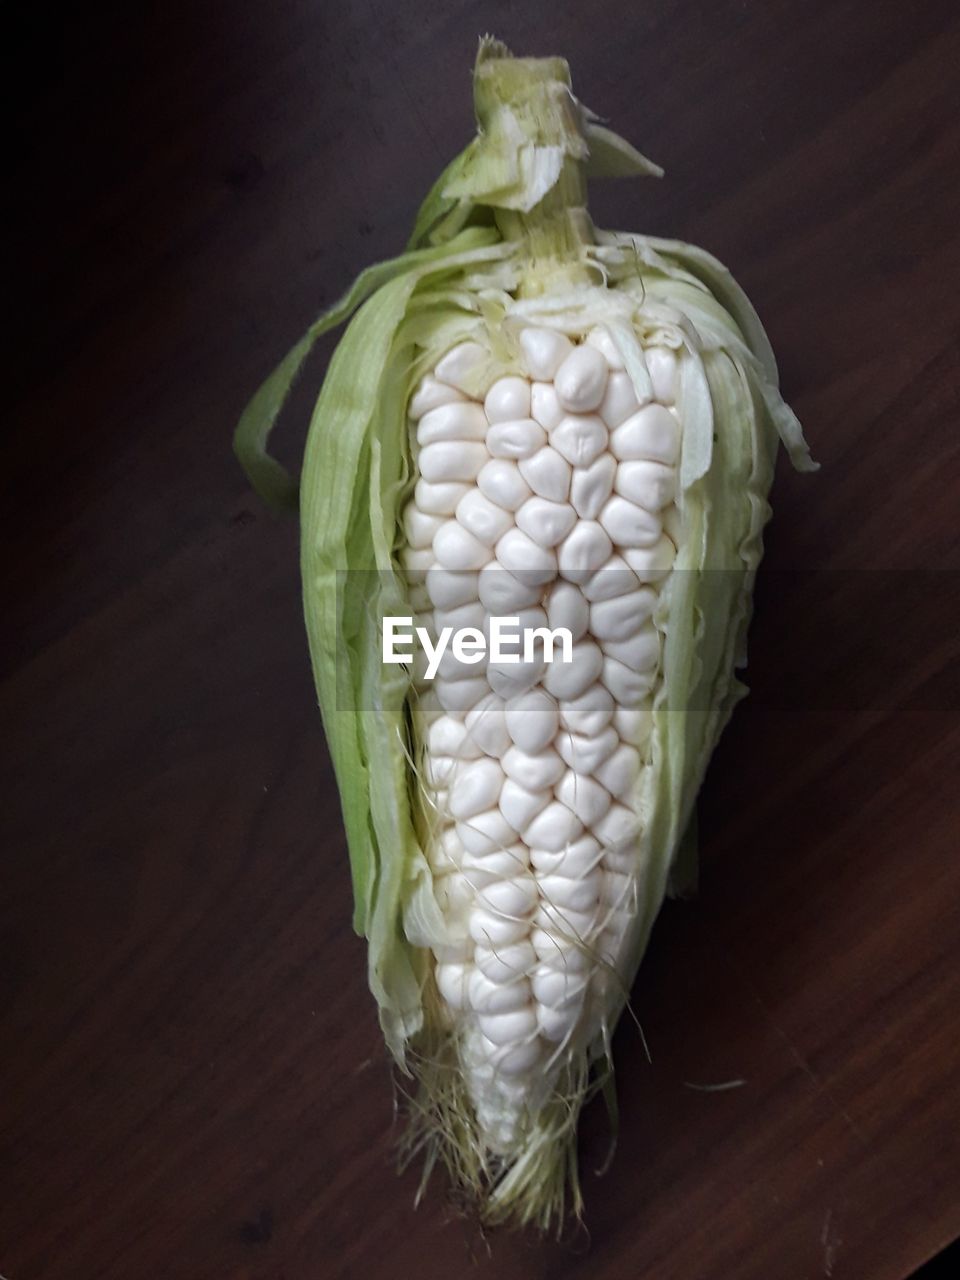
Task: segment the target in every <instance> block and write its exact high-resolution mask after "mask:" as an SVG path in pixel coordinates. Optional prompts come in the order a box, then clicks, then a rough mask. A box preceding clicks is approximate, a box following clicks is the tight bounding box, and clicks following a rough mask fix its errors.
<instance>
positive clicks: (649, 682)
mask: <svg viewBox="0 0 960 1280" xmlns="http://www.w3.org/2000/svg"><path fill="white" fill-rule="evenodd" d="M655 675H656V672H655V671H654V670H652V669H651V670H650V671H644V672H638V671H632V670H631V669H630V667H627V666H625V665H624V664H623V663H622V662H617V660H616V659H615V658H604V660H603V675H602V676H601V677H600V678H601V680H602V681H603V683H604V684H605V685H606V687H607V688H608V689H609V690H610V692H611V693H612V694H613V697H614V701H615V702H619V703H621V704H622V705H623V706H625V707H636V706H639V705H640V703H642V702H644V701H645V699H646V697H647V695H648V694H649V692H650V690H651V689H652V688H653V682H654V678H655Z"/></svg>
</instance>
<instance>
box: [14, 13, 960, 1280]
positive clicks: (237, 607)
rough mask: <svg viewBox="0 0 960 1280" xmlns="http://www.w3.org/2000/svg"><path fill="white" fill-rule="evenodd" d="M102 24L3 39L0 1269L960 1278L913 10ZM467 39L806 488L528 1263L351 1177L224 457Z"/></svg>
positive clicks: (343, 928)
mask: <svg viewBox="0 0 960 1280" xmlns="http://www.w3.org/2000/svg"><path fill="white" fill-rule="evenodd" d="M109 8H110V10H111V11H108V6H92V7H91V6H80V7H74V8H73V9H72V10H71V12H70V13H68V14H65V15H61V16H55V15H54V16H51V13H50V11H49V9H44V10H36V16H35V17H33V18H28V19H26V20H25V25H24V26H22V27H21V28H20V29H19V31H17V32H15V33H14V35H13V36H11V44H10V48H11V52H12V53H13V55H14V57H15V60H16V61H17V62H18V63H19V65H20V67H21V68H22V69H23V71H24V72H25V73H26V74H25V75H24V83H23V88H22V91H21V93H20V96H19V98H18V101H17V106H16V129H15V136H14V140H13V149H14V155H13V161H12V167H13V181H12V184H11V189H12V191H13V193H14V196H15V200H16V205H17V214H18V219H17V221H18V229H17V232H16V235H15V237H14V238H13V239H12V240H11V241H9V242H8V243H10V244H11V245H12V247H13V249H14V252H15V255H16V258H17V265H18V267H19V268H20V270H19V272H18V275H19V276H20V284H19V287H18V289H17V291H16V292H15V294H14V300H13V305H12V306H11V307H9V308H8V310H9V311H10V312H11V319H12V321H13V325H14V328H15V330H16V333H15V338H14V346H13V352H12V354H13V360H12V362H11V369H10V373H9V374H8V377H7V382H6V392H7V396H6V403H7V407H8V417H9V409H10V407H11V404H12V406H13V424H12V427H11V426H10V425H8V429H7V430H6V431H5V432H4V462H3V478H4V483H5V486H6V495H5V499H4V514H5V516H6V517H7V523H6V534H5V539H4V555H3V566H4V585H3V595H4V601H5V606H6V607H5V616H6V619H7V621H6V624H5V626H4V636H3V639H4V652H3V665H2V682H0V708H2V710H0V715H2V723H3V744H4V754H3V765H2V778H3V788H2V790H3V799H2V805H0V824H2V839H3V864H2V865H3V869H4V882H5V884H4V891H3V897H2V906H0V942H2V966H0V1017H2V1024H0V1026H2V1035H3V1041H2V1043H3V1049H2V1060H3V1066H2V1071H0V1077H2V1092H0V1132H2V1159H0V1170H2V1171H0V1179H2V1184H3V1185H2V1193H0V1271H2V1273H3V1275H4V1276H7V1277H9V1278H10V1280H91V1278H93V1277H103V1278H104V1280H108V1278H109V1280H121V1278H122V1280H131V1278H134V1280H141V1278H144V1280H145V1278H147V1277H150V1280H164V1278H166V1277H170V1278H171V1280H172V1278H176V1280H181V1278H182V1280H234V1278H236V1280H240V1278H241V1277H244V1278H249V1280H279V1278H280V1277H284V1278H285V1280H315V1278H317V1277H324V1278H327V1277H334V1276H364V1277H370V1278H371V1280H377V1278H379V1277H384V1280H388V1278H389V1280H397V1278H398V1277H402V1278H403V1280H406V1277H414V1276H415V1277H418V1278H422V1280H427V1278H428V1277H430V1278H432V1277H437V1278H439V1277H448V1276H450V1275H453V1274H456V1273H458V1270H460V1269H463V1268H464V1266H465V1265H466V1263H467V1262H468V1260H469V1259H470V1258H473V1259H474V1260H475V1267H474V1269H472V1270H468V1271H467V1274H471V1275H477V1276H478V1277H494V1276H495V1277H496V1278H497V1280H514V1278H515V1277H530V1276H538V1277H548V1276H549V1277H580V1276H589V1277H591V1280H599V1278H601V1277H614V1276H624V1277H625V1276H631V1277H632V1276H637V1277H639V1276H643V1277H645V1278H649V1280H666V1278H668V1277H670V1278H672V1277H676V1278H678V1280H713V1278H714V1277H717V1278H719V1280H739V1278H740V1277H743V1278H745V1280H801V1278H804V1280H806V1278H808V1277H816V1276H821V1275H826V1276H831V1275H832V1276H836V1277H843V1278H844V1280H901V1278H902V1277H905V1276H907V1275H908V1274H909V1273H911V1272H912V1271H913V1269H914V1268H916V1267H917V1266H918V1265H919V1264H921V1263H922V1262H923V1261H924V1260H925V1259H926V1258H928V1257H929V1256H931V1255H932V1254H934V1253H936V1252H937V1251H938V1250H940V1249H942V1248H943V1247H944V1246H945V1245H946V1244H947V1243H948V1241H950V1240H951V1239H952V1238H953V1237H955V1236H956V1235H957V1234H958V1232H960V1145H958V1128H957V1121H958V1115H960V1072H958V1066H960V1063H958V1056H960V1055H958V1052H957V1049H958V1045H957V1040H958V1034H957V1026H958V1022H957V1012H958V996H960V964H958V961H960V929H958V924H960V920H958V905H957V904H958V901H960V861H958V858H957V844H958V838H957V831H958V827H957V824H958V819H960V809H958V791H960V781H958V764H960V715H958V712H960V687H958V678H957V669H958V668H957V664H956V658H957V635H958V630H960V610H958V602H960V575H958V570H960V555H958V537H957V510H958V483H960V450H958V446H957V422H958V394H957V391H958V376H960V375H958V356H957V346H956V337H957V334H958V332H960V292H958V289H957V280H958V270H957V269H958V253H957V247H958V237H957V229H956V228H957V204H956V200H957V195H958V181H957V178H958V172H960V168H958V159H960V148H958V142H960V126H958V117H957V112H956V109H955V102H951V95H952V92H953V88H954V82H955V75H956V66H957V63H958V59H960V40H958V33H960V23H958V20H957V16H956V7H955V6H954V5H952V4H949V3H947V2H946V0H943V2H941V3H926V4H923V3H920V4H918V5H915V6H905V5H893V4H882V5H875V4H870V3H868V0H840V2H837V0H834V2H833V3H825V2H821V0H811V2H809V3H800V4H798V3H794V2H792V0H766V2H764V3H760V2H759V0H747V2H742V0H737V2H736V3H734V2H733V0H718V3H714V4H710V5H707V4H695V3H692V2H690V0H687V2H682V3H680V2H678V3H666V2H664V0H649V2H648V3H644V4H642V5H637V6H632V5H626V4H617V3H613V2H612V0H611V2H609V3H607V2H604V0H598V2H597V3H595V4H594V5H593V6H592V8H591V9H590V11H589V14H588V11H587V9H586V7H584V6H580V7H576V6H560V7H559V8H558V6H556V5H548V4H537V5H531V6H526V7H525V8H524V10H523V12H521V11H520V7H519V6H517V7H514V6H510V5H506V4H502V5H501V4H493V5H488V6H486V7H484V8H482V9H480V10H476V9H474V8H473V7H468V6H466V5H456V6H437V7H436V8H435V7H434V6H431V5H427V4H422V3H413V4H410V3H408V4H406V5H404V6H399V5H396V6H388V5H385V4H375V3H373V2H372V0H371V2H370V3H363V4H358V5H354V6H333V5H327V6H322V5H320V4H318V3H317V2H316V0H311V2H310V3H307V2H305V0H274V3H272V4H267V3H263V2H262V0H261V2H260V3H249V4H243V5H240V4H226V3H216V2H215V0H197V2H195V3H193V4H190V5H188V4H183V3H178V2H177V0H173V2H172V3H169V4H167V5H164V6H158V5H157V6H153V5H151V6H142V5H140V6H138V5H133V6H127V7H126V8H124V9H122V10H120V9H115V7H109ZM41 14H42V15H43V16H41ZM488 27H491V28H493V29H494V30H495V31H496V33H497V34H499V35H500V36H501V37H502V38H504V39H506V40H507V41H508V42H509V43H510V44H511V45H512V46H513V47H514V48H515V49H516V50H517V51H518V52H537V53H550V52H560V53H564V54H566V55H568V56H569V57H570V59H571V61H572V64H573V69H574V81H575V86H576V88H577V90H578V92H579V95H580V96H581V98H582V99H583V100H584V101H585V102H587V103H588V104H589V105H590V106H592V107H593V108H594V109H595V110H597V111H599V112H601V113H603V114H604V115H605V116H607V117H609V118H610V119H611V121H612V123H613V124H614V126H615V127H616V128H617V129H618V130H619V131H621V132H622V133H624V134H626V135H627V136H629V137H630V138H632V139H633V140H635V141H636V142H637V143H638V144H639V145H640V146H641V147H642V148H643V149H644V150H646V151H647V152H648V153H649V154H651V155H652V156H653V157H654V158H656V159H657V160H659V161H661V162H662V163H663V164H664V166H665V167H666V169H667V172H668V176H667V178H666V180H665V181H663V182H662V183H656V182H653V181H643V182H637V183H619V184H618V183H611V184H600V185H598V186H597V188H596V190H595V193H594V198H593V209H594V214H595V217H596V219H597V221H598V222H599V223H600V224H601V225H610V226H619V227H630V228H633V229H637V230H645V231H648V232H651V233H654V234H661V235H675V236H679V237H682V238H683V239H687V240H692V241H694V242H697V243H700V244H702V245H704V246H705V247H707V248H709V249H710V250H712V251H713V252H714V253H716V254H717V255H718V256H719V257H720V258H721V259H722V260H724V261H725V262H727V263H728V264H729V265H730V266H731V268H732V269H734V271H735V272H736V274H737V275H738V277H739V278H740V279H741V280H742V282H743V283H744V285H745V287H746V288H747V290H748V292H749V293H750V294H751V296H752V297H753V299H754V301H755V302H756V304H757V306H758V309H759V310H760V312H761V314H762V316H763V317H764V319H765V321H766V323H767V325H768V328H769V331H770V334H771V337H772V339H773V342H774V346H775V348H776V350H777V351H778V353H779V355H780V357H781V365H782V375H783V384H784V389H785V392H786V394H787V396H788V398H789V400H790V401H791V402H792V404H793V405H794V406H795V407H796V409H797V411H798V413H799V414H800V416H801V418H802V420H803V422H804V423H805V425H806V428H807V433H808V436H809V438H810V441H811V444H812V446H813V449H814V452H815V454H816V456H817V457H818V458H819V459H820V461H821V463H822V464H823V469H822V471H821V472H820V474H819V475H818V476H816V477H809V476H806V477H803V476H797V475H795V474H793V473H792V472H791V471H790V470H789V468H787V467H786V466H783V467H782V468H781V471H780V474H779V476H778V481H777V485H776V490H775V497H774V501H775V507H776V519H775V522H774V524H773V526H772V528H771V531H770V535H769V539H768V556H767V559H766V562H765V566H764V569H763V573H762V578H761V582H760V587H759V591H758V597H757V617H756V623H755V626H754V629H753V633H752V648H751V654H752V663H751V671H750V683H751V685H752V688H753V693H752V696H751V698H750V699H749V700H748V701H747V703H746V704H744V705H743V706H742V707H741V708H740V709H739V710H738V712H737V714H736V717H735V720H734V723H733V725H732V726H731V728H730V730H729V732H728V733H727V735H726V737H725V739H724V741H723V743H722V746H721V748H720V749H719V751H718V753H717V755H716V758H715V761H714V764H713V767H712V770H711V773H710V777H709V780H708V783H707V786H706V789H705V791H704V794H703V799H702V805H701V831H702V837H703V873H702V885H701V892H700V895H699V898H698V899H697V900H696V901H695V902H693V903H690V904H674V905H671V906H669V907H668V908H667V909H666V910H665V911H664V913H663V915H662V917H661V920H660V922H659V924H658V926H657V929H656V932H655V936H654V940H653V944H652V947H651V950H650V953H649V955H648V958H647V960H646V962H645V964H644V967H643V970H642V972H641V976H640V978H639V981H638V982H637V985H636V987H635V990H634V993H633V1001H634V1006H635V1008H636V1011H637V1014H638V1016H639V1018H640V1019H641V1021H642V1024H643V1028H644V1031H645V1034H646V1038H647V1040H648V1042H649V1044H650V1046H651V1051H652V1059H653V1060H652V1063H648V1061H647V1060H646V1058H645V1055H644V1052H643V1048H642V1045H641V1043H640V1038H639V1036H638V1034H637V1031H636V1028H635V1027H634V1025H633V1024H631V1023H625V1024H624V1025H623V1026H622V1027H621V1029H620V1031H619V1033H618V1036H617V1045H616V1048H617V1056H618V1062H619V1076H618V1083H619V1093H620V1105H621V1111H622V1127H621V1134H620V1143H619V1148H618V1153H617V1156H616V1159H615V1161H614V1163H613V1167H612V1169H611V1170H610V1173H609V1174H608V1175H607V1176H606V1177H605V1178H604V1179H603V1180H597V1179H596V1178H595V1177H594V1176H593V1173H592V1172H591V1170H592V1169H593V1167H594V1166H595V1165H596V1163H597V1161H598V1160H599V1159H600V1157H601V1156H602V1153H603V1151H604V1150H605V1141H606V1137H605V1122H604V1117H603V1115H602V1113H601V1111H600V1110H597V1109H594V1110H591V1111H590V1112H589V1114H588V1115H587V1117H586V1120H585V1122H584V1137H583V1155H584V1170H585V1184H586V1196H587V1221H588V1223H589V1235H587V1233H585V1232H580V1233H576V1232H571V1233H570V1234H569V1236H568V1238H567V1239H565V1240H564V1241H563V1242H561V1243H560V1244H555V1243H550V1244H545V1245H544V1244H540V1243H538V1242H537V1241H536V1240H533V1239H528V1238H525V1237H523V1238H515V1237H514V1238H510V1237H503V1236H496V1235H495V1236H493V1237H492V1238H489V1239H488V1240H486V1241H484V1240H482V1239H481V1238H480V1237H479V1235H478V1234H477V1233H476V1232H475V1231H474V1230H473V1229H472V1228H471V1227H470V1226H469V1224H464V1223H463V1222H461V1221H457V1220H455V1219H453V1218H451V1215H450V1214H449V1212H448V1210H447V1208H446V1206H445V1203H444V1199H443V1195H442V1191H441V1188H440V1186H439V1185H437V1186H435V1187H433V1188H432V1189H431V1191H430V1193H429V1195H428V1196H427V1199H426V1202H425V1203H424V1204H423V1205H422V1206H421V1208H420V1209H419V1210H418V1211H416V1212H414V1211H413V1207H412V1198H413V1194H414V1189H415V1185H416V1180H415V1175H414V1174H413V1173H409V1174H407V1175H406V1176H404V1177H403V1178H401V1179H400V1180H397V1178H396V1177H395V1175H394V1172H393V1169H392V1166H391V1151H392V1143H393V1140H394V1137H395V1134H394V1133H393V1132H392V1131H391V1116H392V1111H391V1108H392V1097H391V1083H390V1077H389V1073H388V1070H387V1067H386V1064H385V1059H384V1053H383V1050H382V1047H381V1042H380V1038H379V1033H378V1030H377V1027H376V1021H375V1017H374V1009H373V1005H372V1002H371V1000H370V998H369V996H368V994H367V991H366V986H365V979H364V954H363V948H362V946H361V944H360V942H359V941H358V940H357V939H356V938H354V937H353V936H352V934H351V931H350V926H349V918H350V895H349V885H348V871H347V863H346V857H345V849H344V840H343V834H342V829H341V825H340V818H339V813H338V807H337V800H336V795H335V791H334V785H333V779H332V775H331V771H330V767H329V763H328V759H327V755H326V750H325V747H324V741H323V737H322V733H321V728H320V721H319V717H318V715H317V714H316V710H315V706H314V693H313V688H312V684H311V678H310V673H309V669H308V661H307V652H306V645H305V641H304V636H303V632H302V623H301V616H300V610H299V603H298V578H297V531H296V528H295V526H294V524H292V523H285V522H283V521H281V520H279V519H276V518H274V517H272V516H270V515H268V514H266V513H265V512H264V510H263V509H262V508H261V507H260V506H259V505H258V503H257V501H256V500H255V498H254V497H253V496H252V494H251V493H250V491H249V489H248V487H247V484H246V482H245V480H244V478H243V476H242V475H241V473H240V471H239V469H238V468H237V466H236V465H235V464H234V461H233V459H232V457H231V454H230V447H229V440H230V432H231V429H232V427H233V424H234V421H235V419H236V417H237V415H238V414H239V412H240V410H241V408H242V407H243V405H244V403H245V401H246V399H247V397H248V396H249V395H250V394H251V392H252V391H253V390H254V388H255V387H256V386H257V384H258V382H259V381H260V379H261V378H262V377H263V376H264V375H265V374H266V373H267V372H268V370H269V369H270V368H271V367H272V366H273V365H274V363H275V362H276V361H277V360H278V359H279V357H280V356H281V355H282V354H283V353H284V352H285V351H286V350H287V348H288V347H289V346H290V345H291V344H292V342H293V341H294V340H295V339H296V338H297V337H298V336H299V335H300V333H301V332H302V331H303V329H304V328H305V327H306V325H307V323H308V322H309V320H310V319H311V318H312V317H313V316H314V314H315V313H316V312H317V311H318V310H319V309H320V308H321V307H322V306H323V305H324V304H326V303H329V302H330V301H331V300H332V299H333V298H334V297H335V296H336V295H337V294H338V293H339V292H340V291H341V290H342V289H343V288H344V286H345V285H346V284H347V283H348V282H349V281H350V279H351V278H352V277H353V276H354V274H355V273H356V272H357V271H358V270H359V268H360V267H361V266H363V265H364V264H366V263H368V262H370V261H372V260H375V259H378V258H382V257H385V256H388V255H390V254H392V253H394V252H395V251H397V250H398V249H399V247H400V246H401V245H402V242H403V240H404V238H405V234H406V231H407V229H408V227H409V225H410V222H411V218H412V215H413V212H414V209H415V206H416V204H417V202H418V199H419V197H420V196H421V195H422V193H423V192H425V190H426V189H427V187H428V186H429V184H430V183H431V182H432V180H433V178H434V177H435V175H436V174H437V173H438V172H439V170H440V168H441V166H442V165H443V164H444V163H445V162H446V160H447V159H448V158H449V157H450V156H452V155H453V154H454V153H455V151H457V150H459V149H460V147H461V146H462V145H463V144H464V142H465V141H466V139H467V138H468V136H469V135H470V133H471V131H472V119H471V106H470V98H469V72H470V68H471V64H472V59H473V53H474V45H475V39H476V36H477V34H478V33H479V32H480V31H481V30H482V29H485V28H488ZM330 349H331V344H329V343H328V344H325V346H324V352H323V354H324V355H326V354H328V353H329V350H330ZM7 350H8V353H9V352H10V346H9V341H8V348H7ZM321 370H322V359H318V360H317V361H316V362H315V363H313V364H311V366H310V368H309V370H308V373H307V376H306V378H305V379H304V383H303V386H302V388H301V391H300V392H299V393H298V395H297V396H296V397H295V399H294V401H293V403H292V405H291V410H290V413H289V415H288V417H287V419H286V424H287V425H286V426H285V428H284V430H283V431H282V432H281V433H280V434H281V444H280V447H281V450H282V452H284V453H285V455H286V456H287V457H288V458H290V459H296V457H297V456H298V451H299V449H300V447H301V444H302V438H303V424H304V420H305V417H306V414H307V413H308V411H309V406H310V402H311V398H312V395H313V394H314V393H315V390H316V387H317V385H318V381H319V377H320V374H321ZM730 1078H742V1079H743V1080H744V1081H745V1084H744V1085H743V1087H741V1088H739V1089H736V1090H731V1091H728V1092H719V1093H717V1092H704V1091H702V1090H698V1089H694V1088H691V1087H688V1086H689V1085H691V1084H710V1083H712V1082H717V1081H724V1080H728V1079H730Z"/></svg>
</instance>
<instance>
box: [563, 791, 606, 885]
mask: <svg viewBox="0 0 960 1280" xmlns="http://www.w3.org/2000/svg"><path fill="white" fill-rule="evenodd" d="M556 796H557V799H558V800H559V801H560V802H561V803H562V804H565V805H566V806H567V808H568V809H571V810H572V811H573V812H574V813H575V814H576V815H577V817H578V818H579V819H580V821H581V822H582V823H583V825H584V826H585V827H592V826H593V824H594V823H595V822H599V820H600V819H601V818H602V817H603V815H604V814H605V813H606V812H607V810H608V809H609V808H610V801H611V796H610V792H609V791H608V790H607V789H606V787H604V786H602V785H601V784H600V783H599V782H595V781H594V779H593V778H590V777H588V776H587V775H586V774H580V773H574V772H573V770H572V769H568V770H567V772H566V773H565V774H564V775H563V777H562V778H561V779H560V781H559V782H558V783H557V790H556ZM561 905H563V904H561Z"/></svg>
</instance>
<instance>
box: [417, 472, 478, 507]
mask: <svg viewBox="0 0 960 1280" xmlns="http://www.w3.org/2000/svg"><path fill="white" fill-rule="evenodd" d="M469 492H470V487H469V485H465V484H454V483H449V482H448V483H443V484H431V483H430V481H429V480H424V479H422V478H421V479H420V480H418V481H417V486H416V488H415V489H414V491H413V500H414V502H415V503H416V504H417V506H418V507H419V508H420V510H421V511H423V512H426V513H427V514H428V515H432V516H452V515H453V513H454V511H456V509H457V503H458V502H459V501H460V499H461V498H462V497H463V496H464V494H465V493H469Z"/></svg>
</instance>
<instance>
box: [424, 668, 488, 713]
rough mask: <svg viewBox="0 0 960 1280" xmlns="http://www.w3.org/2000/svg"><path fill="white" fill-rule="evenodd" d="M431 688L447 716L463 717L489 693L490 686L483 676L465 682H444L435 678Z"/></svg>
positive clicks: (441, 678)
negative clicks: (434, 690) (433, 689)
mask: <svg viewBox="0 0 960 1280" xmlns="http://www.w3.org/2000/svg"><path fill="white" fill-rule="evenodd" d="M433 687H434V688H435V689H436V691H437V697H438V698H439V699H440V705H441V706H442V707H443V709H444V711H446V712H447V713H448V714H449V715H463V714H464V712H466V711H469V710H470V708H471V707H473V706H475V705H476V704H477V703H478V702H479V701H480V699H481V698H484V697H486V695H487V694H488V693H489V692H490V685H489V684H488V683H487V681H486V679H485V678H484V677H483V676H471V677H469V678H468V679H465V680H445V679H444V678H443V677H442V676H437V678H436V679H435V680H434V682H433Z"/></svg>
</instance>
